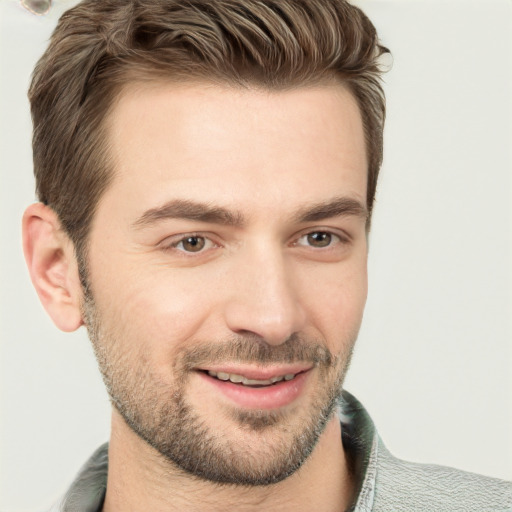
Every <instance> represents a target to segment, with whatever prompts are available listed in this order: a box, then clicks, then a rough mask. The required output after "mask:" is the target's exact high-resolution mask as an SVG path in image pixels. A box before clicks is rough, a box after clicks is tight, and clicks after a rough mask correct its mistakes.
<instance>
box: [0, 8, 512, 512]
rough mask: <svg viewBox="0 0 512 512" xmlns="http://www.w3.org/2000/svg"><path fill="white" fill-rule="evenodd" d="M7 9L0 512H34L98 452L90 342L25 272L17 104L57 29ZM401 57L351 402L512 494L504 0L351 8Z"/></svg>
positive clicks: (423, 450)
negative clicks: (50, 308) (511, 484)
mask: <svg viewBox="0 0 512 512" xmlns="http://www.w3.org/2000/svg"><path fill="white" fill-rule="evenodd" d="M73 3H75V2H74V0H69V1H63V0H60V1H59V0H55V1H54V4H55V5H54V7H53V9H52V11H51V12H50V14H49V15H47V16H45V17H39V18H38V17H36V16H34V15H31V14H30V13H28V12H27V11H25V10H23V9H22V8H21V7H19V5H18V2H17V1H16V0H0V77H1V79H0V87H1V89H0V116H1V117H0V119H1V122H0V130H1V132H0V166H1V167H0V169H1V186H0V208H1V210H0V229H1V250H0V272H1V274H0V283H1V288H0V300H1V304H0V306H1V317H0V321H1V324H0V336H1V342H2V343H1V352H0V355H1V388H0V389H1V404H0V405H1V407H0V414H1V416H0V417H1V445H0V448H1V452H0V464H1V467H0V468H1V487H0V510H3V511H4V512H22V511H36V510H43V509H45V507H47V506H49V505H50V504H51V503H52V502H53V501H54V500H55V499H56V498H57V497H58V495H59V494H60V493H61V492H63V491H64V489H65V488H66V486H67V484H68V483H69V482H70V480H71V479H72V478H73V476H74V474H75V473H76V471H77V470H78V468H79V467H80V465H81V464H82V463H83V462H84V461H85V459H86V458H87V457H88V456H89V455H90V453H91V452H92V451H93V450H94V449H95V448H96V447H97V446H98V445H99V444H100V443H102V442H103V441H105V440H106V439H107V438H108V429H109V405H108V401H107V398H106V393H105V391H104V390H103V385H102V383H101V379H100V377H99V373H98V371H97V369H96V365H95V361H94V359H93V356H92V351H91V349H90V347H89V342H88V340H87V337H86V334H85V332H84V331H80V332H78V333H74V334H64V333H61V332H59V331H58V330H57V329H56V328H55V327H54V326H53V325H52V324H51V322H50V320H49V319H48V318H47V316H46V314H45V313H44V311H43V309H42V307H41V306H40V304H39V302H38V299H37V297H36V294H35V292H34V291H33V289H32V286H31V284H30V282H29V278H28V274H27V271H26V269H25V266H24V262H23V258H22V252H21V240H20V219H21V215H22V212H23V209H24V207H25V206H26V205H28V204H29V203H30V202H32V201H33V200H34V192H33V188H34V186H33V178H32V164H31V149H30V131H31V125H30V116H29V111H28V102H27V100H26V90H27V86H28V81H29V75H30V72H31V70H32V68H33V65H34V63H35V61H36V59H37V58H38V57H39V56H40V54H41V53H42V52H43V49H44V47H45V44H46V43H45V41H46V40H47V38H48V37H49V34H50V32H51V30H52V28H53V26H54V25H55V22H56V19H57V17H58V16H59V15H60V13H61V12H62V11H63V10H64V9H65V8H67V7H69V6H71V5H72V4H73ZM358 5H360V6H361V7H363V8H364V9H365V10H366V11H367V13H368V14H369V16H370V18H371V19H372V20H373V21H374V23H375V24H376V26H377V28H378V30H379V32H380V36H381V39H382V41H383V42H384V43H385V44H386V45H387V46H389V47H390V49H391V50H392V52H393V55H394V64H393V69H392V71H391V72H390V73H388V75H387V76H386V86H385V87H386V92H387V96H388V122H387V132H386V150H385V153H386V154H385V163H384V167H383V169H382V174H381V181H380V186H379V190H378V198H377V203H376V208H375V213H374V223H373V230H372V234H371V247H370V269H369V271H370V294H369V300H368V306H367V310H366V314H365V321H364V327H363V329H362V331H361V335H360V338H359V341H358V345H357V349H356V353H355V358H354V361H353V366H352V369H351V371H350V372H349V376H348V379H347V384H346V387H347V389H349V390H350V391H351V392H352V393H354V394H355V395H356V396H357V397H358V398H359V399H360V400H361V401H362V402H363V404H365V405H366V407H367V408H368V410H369V412H370V414H371V415H372V417H373V419H374V421H375V422H376V424H377V427H378V429H379V431H380V434H381V435H382V437H383V439H384V441H385V443H386V444H387V445H388V448H390V449H391V451H392V452H393V453H395V455H398V456H400V457H403V458H405V459H409V460H414V461H421V462H435V463H439V464H445V465H451V466H455V467H458V468H461V469H465V470H468V471H474V472H479V473H484V474H487V475H491V476H496V477H501V478H506V479H510V480H512V372H511V369H512V320H511V317H512V315H511V312H512V293H511V290H512V271H511V266H512V264H511V262H512V254H511V253H512V250H511V246H512V206H511V204H512V183H511V181H512V179H511V174H512V173H511V170H512V169H511V168H512V151H511V147H512V144H511V143H512V100H511V95H512V2H510V1H509V0H481V1H470V0H466V1H463V0H461V1H448V0H439V1H435V0H424V1H420V0H402V1H399V0H374V1H369V0H360V1H359V2H358Z"/></svg>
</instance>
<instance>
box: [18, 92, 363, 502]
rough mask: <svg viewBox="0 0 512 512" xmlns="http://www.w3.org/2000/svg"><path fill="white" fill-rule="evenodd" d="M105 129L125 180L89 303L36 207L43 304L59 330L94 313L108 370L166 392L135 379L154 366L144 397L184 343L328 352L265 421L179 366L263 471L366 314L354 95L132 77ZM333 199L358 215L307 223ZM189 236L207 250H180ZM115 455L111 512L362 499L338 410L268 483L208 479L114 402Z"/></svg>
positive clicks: (31, 226) (110, 198)
mask: <svg viewBox="0 0 512 512" xmlns="http://www.w3.org/2000/svg"><path fill="white" fill-rule="evenodd" d="M108 127H109V133H110V137H111V141H110V142H111V148H112V157H113V161H114V166H115V169H116V172H115V178H114V180H113V181H112V183H111V185H110V186H109V188H108V189H107V191H106V192H105V194H104V195H103V197H102V198H101V200H100V203H99V205H98V210H97V213H96V215H95V218H94V221H93V225H92V229H91V233H90V246H89V256H88V273H89V282H90V286H91V290H92V295H93V297H94V306H93V310H92V312H91V310H90V309H89V310H88V309H87V307H84V296H83V291H82V289H81V286H80V283H79V279H78V271H77V262H76V259H75V255H74V252H73V247H72V244H71V242H70V241H69V239H68V238H67V237H66V235H65V234H64V233H63V232H62V230H60V226H59V222H58V219H57V217H56V216H55V214H54V213H53V212H52V210H51V209H49V208H48V207H45V206H43V205H41V204H35V205H31V206H30V207H29V208H28V209H27V211H26V213H25V216H24V247H25V254H26V259H27V263H28V266H29V270H30V272H31V276H32V280H33V282H34V285H35V287H36V289H37V291H38V293H39V296H40V298H41V300H42V303H43V305H44V306H45V308H46V309H47V311H48V313H49V314H50V316H51V317H52V318H53V320H54V322H55V323H56V325H57V326H58V327H60V328H61V329H63V330H66V331H71V330H74V329H77V328H78V327H80V325H82V324H83V323H86V324H88V327H89V329H90V330H92V324H93V323H94V322H97V323H98V325H100V326H101V329H100V330H101V331H102V333H101V335H98V336H96V339H94V335H93V336H92V338H93V343H94V344H95V349H96V352H97V353H98V355H99V358H100V366H102V363H101V358H102V357H103V356H104V357H105V359H106V360H108V361H110V362H111V363H112V362H113V361H115V364H113V365H112V364H111V366H114V367H115V369H114V370H108V369H105V368H102V371H103V372H104V373H105V372H109V371H110V374H111V375H110V377H111V378H112V380H113V381H114V383H115V382H128V383H129V384H130V385H131V386H132V388H130V390H128V391H127V393H128V394H129V393H132V394H135V395H136V396H144V398H145V399H146V398H147V397H148V396H152V397H153V398H154V397H155V396H156V394H155V395H144V393H145V391H144V390H143V391H140V390H138V389H136V386H137V384H140V380H136V379H135V377H131V376H133V375H144V376H145V378H146V388H148V389H149V393H150V392H151V391H152V390H154V389H157V390H158V391H159V392H162V394H164V395H165V393H166V392H168V393H171V391H170V390H174V389H176V386H177V385H178V380H179V379H178V376H177V375H176V371H175V369H176V364H177V361H179V357H180V354H182V353H183V352H184V351H185V352H186V351H187V350H190V348H194V347H199V348H204V347H212V348H215V347H224V346H227V345H229V343H230V340H234V339H236V340H243V342H244V343H246V344H255V345H258V346H265V347H267V348H268V349H269V350H271V351H273V353H276V354H277V353H279V350H280V347H285V346H286V345H285V344H286V343H287V340H290V339H292V340H293V339H295V338H294V337H300V339H303V340H306V343H313V342H314V343H315V344H318V345H319V346H321V347H323V348H325V350H326V351H328V352H329V353H330V354H332V356H333V364H332V365H331V366H330V367H329V369H328V370H326V371H325V374H322V372H321V371H320V369H319V368H317V367H315V366H314V367H312V368H310V369H309V370H308V372H307V375H306V378H305V381H304V385H303V387H302V388H301V390H300V393H299V394H298V396H297V397H296V398H294V399H293V401H292V402H291V403H288V404H286V405H284V406H280V407H277V408H276V407H274V408H272V407H271V410H270V412H269V411H268V410H266V411H263V413H262V414H263V415H267V416H268V415H270V414H271V413H272V414H274V413H275V415H277V416H278V417H279V421H278V422H277V423H276V424H275V425H273V426H269V427H266V428H260V429H257V428H251V427H250V426H249V427H247V426H246V427H244V426H243V424H242V423H241V420H240V417H239V416H237V414H238V413H239V412H240V411H241V410H242V409H244V407H243V406H240V405H239V404H236V403H233V402H232V401H231V400H230V399H229V398H228V397H226V396H225V395H224V394H223V393H220V392H218V390H217V389H216V388H215V386H211V385H210V384H209V383H205V380H204V379H203V378H202V377H201V376H200V374H199V373H198V372H197V371H190V372H187V373H186V374H184V375H181V376H180V379H181V380H179V381H180V382H182V383H183V384H182V392H183V396H184V399H185V400H186V402H187V404H188V405H189V407H190V408H191V409H192V410H193V411H194V412H195V414H196V416H197V417H198V418H199V419H200V420H201V422H202V423H203V424H204V425H206V427H207V429H208V430H209V431H210V432H213V433H220V432H221V433H223V436H224V437H225V438H227V439H228V441H229V446H230V447H234V448H233V450H234V458H235V459H240V460H241V461H242V462H243V461H244V460H247V459H248V458H250V459H251V460H252V461H253V464H255V465H256V466H257V467H261V468H263V469H264V468H265V467H267V465H268V461H269V459H271V458H272V455H271V454H272V453H274V452H276V451H277V450H279V449H280V448H281V447H283V446H284V447H285V448H284V449H285V451H286V447H287V446H289V445H290V443H291V442H292V434H293V433H296V432H300V429H301V428H302V425H303V424H304V423H305V422H306V421H307V420H308V419H309V418H310V417H311V415H312V411H314V410H315V400H316V399H317V397H318V396H321V393H322V390H323V389H324V388H325V387H326V386H327V385H328V384H329V383H330V384H331V385H332V383H333V382H335V379H336V378H337V377H339V378H342V377H343V374H344V371H345V369H346V366H347V365H348V359H349V354H350V351H351V348H352V346H353V343H354V342H355V339H356V336H357V332H358V330H359V326H360V323H361V319H362V315H363V309H364V304H365V300H366V293H367V270H366V264H367V241H366V234H367V233H366V215H365V206H366V205H365V198H366V169H367V161H366V155H365V147H364V134H363V128H362V121H361V116H360V113H359V110H358V107H357V104H356V102H355V100H354V98H353V97H352V95H351V94H350V93H349V92H348V91H347V90H346V89H345V88H343V87H342V86H340V85H325V86H315V87H309V88H305V87H303V88H298V89H295V90H288V91H282V92H268V91H262V90H257V89H248V90H241V89H233V88H229V87H227V86H226V87H220V86H217V85H215V86H214V85H209V84H187V85H184V84H181V85H179V84H169V83H166V84H164V83H162V84H158V85H154V84H153V85H151V86H148V85H137V84H134V85H132V86H129V87H127V88H125V89H124V91H123V93H122V95H121V96H120V98H119V101H118V102H117V104H116V106H115V108H114V110H113V112H112V113H111V115H110V118H109V120H108ZM339 198H342V199H343V201H345V203H346V201H347V200H349V203H350V204H351V205H353V204H358V205H360V206H361V208H360V209H359V210H356V209H354V208H348V209H347V208H345V210H344V213H343V212H341V213H340V211H341V210H343V208H342V209H341V210H340V209H339V208H338V210H340V211H337V212H334V211H333V209H332V208H331V209H330V210H329V212H328V213H326V214H325V215H321V214H318V211H317V212H316V216H315V218H314V219H311V218H310V219H307V218H305V216H304V212H307V211H309V212H311V210H312V207H313V206H312V205H314V206H318V205H325V204H331V206H332V202H333V199H338V200H339ZM176 200H183V201H194V203H199V204H202V205H204V204H208V205H210V206H211V205H215V206H216V207H219V208H222V209H223V211H227V212H228V213H229V214H230V216H231V220H232V219H233V218H234V219H236V220H237V222H236V223H228V224H226V223H225V222H224V221H220V220H219V219H217V218H216V219H214V220H213V221H212V220H208V219H206V220H205V219H201V220H197V219H196V220H194V219H184V218H175V217H166V216H165V215H162V210H161V207H162V205H165V204H168V203H169V201H176ZM343 201H342V204H345V203H343ZM338 203H339V201H338ZM159 208H160V210H158V209H159ZM155 209H157V210H158V211H159V212H160V213H158V214H157V215H154V212H155ZM317 210H318V208H317ZM148 212H153V215H152V214H151V213H149V214H148ZM167 213H169V212H167ZM156 217H158V219H157V220H156ZM310 217H311V215H310ZM241 219H243V222H242V221H241ZM190 236H194V237H196V238H194V240H193V241H194V244H195V245H196V246H197V244H198V243H199V244H200V245H202V244H203V242H204V247H202V248H201V249H200V250H198V251H196V250H194V249H193V248H192V245H190V244H188V243H183V240H184V239H186V238H187V237H190ZM326 238H327V243H326V244H324V243H323V242H322V243H320V244H319V243H318V240H319V239H321V240H323V241H324V242H325V240H326ZM191 249H192V250H191ZM288 343H289V342H288ZM283 350H284V349H283ZM223 363H224V362H223ZM105 366H108V363H105ZM270 366H271V364H270ZM260 367H261V365H260ZM263 367H264V365H263ZM260 369H261V368H260ZM173 371H174V373H173ZM148 375H149V376H148ZM123 379H124V380H123ZM130 379H132V380H133V382H131V380H130ZM107 383H108V382H107ZM114 386H115V384H114ZM118 386H119V387H121V384H119V385H118ZM146 388H144V389H146ZM139 392H140V393H142V394H141V395H137V393H139ZM158 396H160V395H158ZM156 403H157V407H156V409H158V401H157V402H156ZM248 409H249V413H250V414H252V413H254V410H252V409H251V408H248ZM242 412H247V410H246V411H242ZM247 425H249V423H248V424H247ZM109 460H110V462H109V475H108V488H107V496H106V501H105V505H104V510H105V511H107V512H114V511H121V510H123V511H131V510H133V511H135V510H155V511H160V510H161V511H164V510H166V511H167V510H205V509H207V510H226V508H227V507H236V509H237V510H264V509H265V510H280V511H285V510H294V511H297V510H313V509H314V510H318V511H335V510H336V511H338V510H343V509H344V508H345V507H346V506H347V505H348V504H349V501H350V499H351V495H352V493H353V488H352V487H353V486H352V482H351V479H350V476H349V473H348V470H347V464H346V461H345V457H344V453H343V447H342V444H341V432H340V425H339V421H338V420H337V419H336V418H335V417H334V416H332V417H331V419H329V421H328V422H327V425H326V427H325V430H323V432H322V433H321V435H320V437H319V439H318V442H317V444H316V446H315V447H314V449H313V451H312V453H311V455H310V456H309V457H308V458H307V460H306V462H305V463H304V465H302V467H301V468H300V469H298V470H297V471H296V472H295V473H293V474H292V475H291V476H289V477H288V478H285V479H284V480H282V481H280V482H279V483H275V484H272V485H265V486H255V487H247V486H237V485H219V484H217V483H215V482H211V481H208V480H204V479H198V478H197V477H194V476H192V475H190V474H189V473H187V472H184V471H183V470H181V469H180V468H178V467H176V465H174V464H173V463H171V462H170V461H169V460H168V459H167V458H165V457H164V456H162V454H161V453H159V452H158V450H155V448H153V447H152V446H150V445H149V444H147V443H146V442H145V441H144V440H142V439H141V437H139V436H138V435H137V434H136V433H135V432H134V431H133V429H132V428H130V427H129V426H128V424H127V422H126V421H125V418H124V417H123V415H121V414H120V413H119V411H118V409H117V408H116V407H113V416H112V435H111V443H110V449H109Z"/></svg>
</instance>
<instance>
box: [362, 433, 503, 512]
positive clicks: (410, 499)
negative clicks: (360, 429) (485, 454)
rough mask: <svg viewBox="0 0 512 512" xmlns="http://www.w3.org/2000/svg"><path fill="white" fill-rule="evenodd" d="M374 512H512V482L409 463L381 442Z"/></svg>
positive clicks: (442, 467) (451, 469) (435, 466)
mask: <svg viewBox="0 0 512 512" xmlns="http://www.w3.org/2000/svg"><path fill="white" fill-rule="evenodd" d="M376 469H377V471H376V478H375V495H374V502H373V507H372V511H374V512H381V511H390V510H393V511H394V512H401V511H404V512H405V511H407V512H414V511H416V512H420V511H432V510H440V511H441V510H442V511H444V512H458V511H461V512H462V511H465V512H469V511H475V512H476V511H488V512H491V511H492V512H505V511H510V512H512V483H511V482H506V481H504V480H499V479H496V478H490V477H486V476H482V475H477V474H474V473H468V472H466V471H460V470H457V469H454V468H448V467H444V466H437V465H433V464H417V463H414V462H406V461H403V460H401V459H398V458H396V457H394V456H393V455H391V453H389V451H388V450H387V449H386V447H385V446H384V444H383V443H382V442H379V444H378V454H377V468H376Z"/></svg>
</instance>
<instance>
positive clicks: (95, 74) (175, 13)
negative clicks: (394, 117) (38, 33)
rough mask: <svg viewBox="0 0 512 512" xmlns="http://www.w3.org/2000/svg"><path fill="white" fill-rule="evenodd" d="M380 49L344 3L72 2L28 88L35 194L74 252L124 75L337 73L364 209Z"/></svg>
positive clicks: (108, 172)
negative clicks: (345, 93) (352, 121)
mask: <svg viewBox="0 0 512 512" xmlns="http://www.w3.org/2000/svg"><path fill="white" fill-rule="evenodd" d="M387 52H388V50H387V49H386V48H384V47H383V46H381V45H380V44H379V42H378V39H377V34H376V31H375V28H374V26H373V25H372V23H371V22H370V21H369V20H368V18H367V17H366V16H365V15H364V13H363V12H362V11H361V10H360V9H358V8H357V7H355V6H353V5H350V4H349V3H348V2H347V1H345V0H208V1H205V0H83V1H82V2H81V3H80V4H78V5H77V6H76V7H74V8H72V9H70V10H69V11H67V12H66V13H64V14H63V16H62V17H61V19H60V21H59V23H58V25H57V28H56V29H55V31H54V33H53V35H52V38H51V41H50V44H49V47H48V49H47V50H46V52H45V53H44V55H43V56H42V57H41V59H40V60H39V62H38V64H37V66H36V68H35V70H34V75H33V79H32V84H31V87H30V91H29V98H30V101H31V108H32V119H33V123H34V136H33V151H34V173H35V177H36V188H37V194H38V197H39V200H40V201H42V202H44V203H45V204H48V205H49V206H50V207H51V208H53V209H54V211H55V212H56V213H57V215H58V216H59V218H60V221H61V223H62V226H63V228H64V229H65V231H66V232H67V234H68V235H69V236H70V238H71V240H72V241H73V242H74V244H75V248H76V250H77V252H78V253H79V254H83V250H84V249H85V247H86V245H85V244H86V240H87V235H88V231H89V228H90V224H91V221H92V218H93V215H94V211H95V208H96V206H97V204H98V201H99V199H100V197H101V194H102V192H103V191H104V190H105V189H106V187H107V186H108V184H109V181H110V179H111V177H112V176H113V169H112V168H111V167H112V166H111V165H110V163H109V158H108V139H107V137H106V133H105V126H104V124H105V123H104V120H105V118H106V117H107V115H108V112H109V110H110V109H111V107H112V105H113V102H114V100H115V98H116V95H118V94H119V90H120V88H121V87H122V86H123V85H124V84H126V83H128V82H130V81H134V80H151V79H154V78H162V77H169V78H171V79H173V80H179V81H183V80H189V79H192V80H196V79H201V80H208V81H220V82H222V83H228V84H232V85H236V86H242V87H244V86H248V85H257V86H260V87H265V88H268V89H283V88H287V87H297V86H301V85H308V84H314V83H318V82H322V81H329V80H331V81H332V80H333V79H337V80H339V81H341V82H342V83H344V84H345V85H346V86H347V87H348V88H349V89H350V91H351V92H352V94H353V95H354V97H355V98H356V100H357V102H358V104H359V108H360V111H361V115H362V119H363V125H364V130H365V137H366V149H367V156H368V190H367V207H368V210H369V211H370V212H371V209H372V205H373V200H374V196H375V188H376V183H377V175H378V172H379V168H380V165H381V162H382V132H383V126H384V117H385V101H384V94H383V91H382V87H381V84H380V76H381V71H380V68H379V57H380V56H381V55H382V54H383V53H387Z"/></svg>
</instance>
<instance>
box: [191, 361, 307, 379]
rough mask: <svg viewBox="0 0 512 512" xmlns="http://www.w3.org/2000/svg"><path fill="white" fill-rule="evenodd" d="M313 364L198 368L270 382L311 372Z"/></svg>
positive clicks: (230, 365) (227, 365) (225, 365)
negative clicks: (273, 379) (281, 377)
mask: <svg viewBox="0 0 512 512" xmlns="http://www.w3.org/2000/svg"><path fill="white" fill-rule="evenodd" d="M312 367H313V365H312V364H305V363H297V364H283V365H273V366H252V365H250V366H249V365H236V364H218V365H211V366H207V367H206V366H205V367H204V368H197V370H199V371H204V372H208V371H212V372H215V373H219V372H223V373H229V374H235V375H241V376H242V377H246V378H247V379H252V380H268V379H271V378H272V377H280V376H283V375H291V374H293V375H296V374H297V373H301V372H306V371H308V370H311V368H312Z"/></svg>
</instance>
